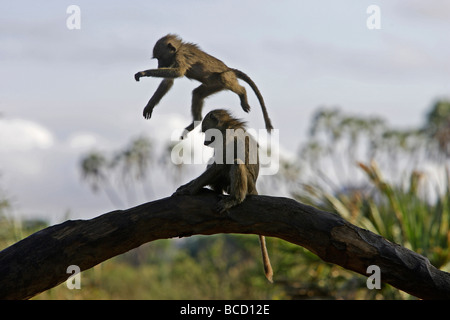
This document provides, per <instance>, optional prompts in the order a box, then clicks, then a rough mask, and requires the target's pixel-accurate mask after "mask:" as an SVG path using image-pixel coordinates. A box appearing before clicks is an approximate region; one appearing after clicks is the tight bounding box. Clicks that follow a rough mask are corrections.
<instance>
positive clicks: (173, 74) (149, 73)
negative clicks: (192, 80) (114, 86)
mask: <svg viewBox="0 0 450 320" xmlns="http://www.w3.org/2000/svg"><path fill="white" fill-rule="evenodd" d="M185 73H186V70H183V69H181V68H158V69H149V70H145V71H141V72H138V73H137V74H136V77H137V75H138V74H139V77H158V78H179V77H182V76H184V74H185Z"/></svg>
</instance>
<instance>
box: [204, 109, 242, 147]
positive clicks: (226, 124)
mask: <svg viewBox="0 0 450 320" xmlns="http://www.w3.org/2000/svg"><path fill="white" fill-rule="evenodd" d="M244 128H245V122H244V121H242V120H240V119H237V118H234V117H233V116H232V115H231V114H230V112H228V111H227V110H225V109H216V110H212V111H210V112H208V114H207V115H206V116H205V118H204V119H203V121H202V132H203V133H206V131H208V130H209V129H217V130H220V132H221V133H222V137H225V131H226V130H227V129H235V130H236V129H244ZM212 142H214V135H212V136H211V139H210V140H207V139H206V136H205V141H204V144H205V146H207V145H210V144H211V143H212Z"/></svg>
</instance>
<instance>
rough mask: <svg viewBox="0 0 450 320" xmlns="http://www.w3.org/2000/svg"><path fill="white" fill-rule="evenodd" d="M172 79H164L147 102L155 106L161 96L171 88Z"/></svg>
mask: <svg viewBox="0 0 450 320" xmlns="http://www.w3.org/2000/svg"><path fill="white" fill-rule="evenodd" d="M172 85H173V79H164V80H163V81H161V83H160V84H159V86H158V89H156V91H155V93H154V94H153V96H152V97H151V99H150V101H149V103H148V104H151V105H152V106H155V105H157V104H158V103H159V101H161V98H162V97H164V95H165V94H166V93H167V92H168V91H169V90H170V88H172Z"/></svg>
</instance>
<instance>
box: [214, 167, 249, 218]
mask: <svg viewBox="0 0 450 320" xmlns="http://www.w3.org/2000/svg"><path fill="white" fill-rule="evenodd" d="M229 174H230V186H229V190H228V194H229V196H227V197H224V198H223V199H222V200H220V201H219V203H218V204H217V209H218V211H219V212H220V213H223V212H225V211H227V210H228V209H230V208H232V207H234V206H236V205H238V204H240V203H241V202H242V201H244V200H245V197H246V195H247V188H248V184H247V182H248V180H247V178H248V171H247V167H246V166H245V164H244V163H243V162H242V161H241V160H237V163H236V164H233V165H232V166H231V168H230V172H229Z"/></svg>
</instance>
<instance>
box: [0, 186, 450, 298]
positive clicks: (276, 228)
mask: <svg viewBox="0 0 450 320" xmlns="http://www.w3.org/2000/svg"><path fill="white" fill-rule="evenodd" d="M217 201H218V196H217V195H216V194H214V193H212V192H209V191H207V190H204V192H202V193H201V194H199V195H196V196H177V197H168V198H164V199H160V200H157V201H153V202H149V203H146V204H143V205H140V206H137V207H134V208H131V209H128V210H118V211H113V212H110V213H106V214H103V215H101V216H99V217H96V218H94V219H91V220H73V221H72V220H68V221H66V222H64V223H61V224H58V225H55V226H51V227H48V228H46V229H43V230H41V231H38V232H36V233H34V234H32V235H30V236H29V237H27V238H25V239H23V240H21V241H19V242H17V243H16V244H14V245H12V246H10V247H8V248H6V249H4V250H3V251H1V252H0V299H27V298H31V297H33V296H34V295H36V294H38V293H40V292H43V291H45V290H47V289H50V288H52V287H54V286H56V285H58V284H59V283H62V282H63V281H65V280H67V278H68V276H69V275H68V274H67V273H66V270H67V267H68V266H69V265H77V266H79V267H80V269H81V271H83V270H86V269H89V268H91V267H93V266H95V265H97V264H99V263H101V262H102V261H105V260H107V259H109V258H111V257H114V256H116V255H119V254H121V253H124V252H126V251H129V250H131V249H133V248H136V247H138V246H140V245H141V244H143V243H146V242H149V241H154V240H157V239H166V238H172V237H186V236H191V235H194V234H203V235H211V234H216V233H244V234H262V235H265V236H269V237H277V238H281V239H284V240H286V241H289V242H292V243H294V244H297V245H300V246H303V247H305V248H307V249H308V250H310V251H312V252H313V253H315V254H317V255H318V256H319V257H320V258H322V259H323V260H324V261H327V262H331V263H334V264H338V265H340V266H342V267H344V268H346V269H349V270H353V271H355V272H357V273H360V274H362V275H366V276H367V274H366V271H367V267H368V266H369V265H377V266H378V267H380V270H381V281H383V282H386V283H389V284H391V285H393V286H394V287H396V288H398V289H400V290H403V291H406V292H408V293H410V294H412V295H414V296H417V297H419V298H424V299H444V298H445V299H448V298H450V274H449V273H446V272H443V271H440V270H438V269H436V268H435V267H434V266H432V265H431V264H430V262H429V260H428V259H426V258H425V257H423V256H421V255H419V254H417V253H415V252H413V251H411V250H408V249H406V248H403V247H401V246H399V245H397V244H394V243H391V242H389V241H388V240H386V239H384V238H383V237H381V236H379V235H376V234H374V233H372V232H370V231H367V230H364V229H361V228H359V227H356V226H354V225H352V224H350V223H348V222H347V221H345V220H344V219H342V218H340V217H339V216H337V215H335V214H332V213H329V212H324V211H320V210H318V209H316V208H313V207H310V206H307V205H304V204H301V203H299V202H296V201H294V200H292V199H287V198H278V197H269V196H249V197H248V198H247V199H246V200H245V201H244V202H243V203H242V204H241V205H239V206H237V207H235V208H233V209H231V210H230V212H229V214H227V215H221V214H218V213H217V212H216V211H215V210H214V208H215V206H216V204H217Z"/></svg>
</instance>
